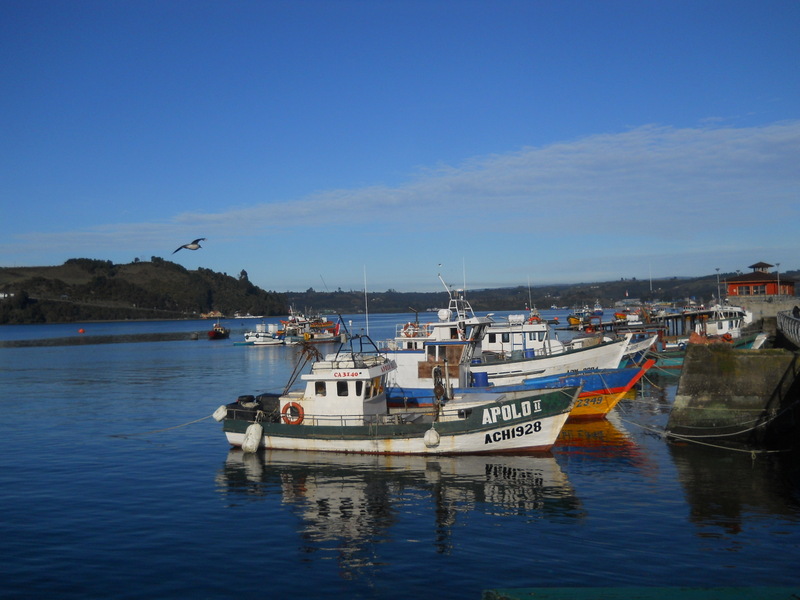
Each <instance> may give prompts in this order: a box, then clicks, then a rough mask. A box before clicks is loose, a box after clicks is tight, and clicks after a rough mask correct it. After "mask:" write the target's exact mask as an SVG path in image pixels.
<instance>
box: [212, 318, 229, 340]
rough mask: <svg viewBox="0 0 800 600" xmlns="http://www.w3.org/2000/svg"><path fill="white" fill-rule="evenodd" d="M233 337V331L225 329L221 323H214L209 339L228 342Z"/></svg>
mask: <svg viewBox="0 0 800 600" xmlns="http://www.w3.org/2000/svg"><path fill="white" fill-rule="evenodd" d="M230 335H231V330H230V329H228V328H227V327H224V326H223V325H222V324H221V323H220V322H219V321H217V322H216V323H214V326H213V327H212V328H211V329H209V330H208V339H210V340H227V339H228V338H229V337H230Z"/></svg>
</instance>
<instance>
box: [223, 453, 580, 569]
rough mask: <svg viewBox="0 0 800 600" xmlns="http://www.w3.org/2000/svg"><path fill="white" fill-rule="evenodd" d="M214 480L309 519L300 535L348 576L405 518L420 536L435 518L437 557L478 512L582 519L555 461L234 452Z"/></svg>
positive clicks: (226, 490) (232, 490)
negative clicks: (325, 550) (328, 553)
mask: <svg viewBox="0 0 800 600" xmlns="http://www.w3.org/2000/svg"><path fill="white" fill-rule="evenodd" d="M217 481H218V484H219V487H220V491H221V492H222V493H224V494H228V495H231V496H234V495H236V496H238V495H243V496H249V497H251V498H253V497H262V498H265V499H266V497H269V496H271V495H276V494H279V495H280V498H281V501H282V504H283V505H285V506H286V507H288V509H289V510H290V511H291V512H292V513H293V514H296V515H298V516H299V517H300V518H301V519H302V522H303V526H302V528H301V529H300V533H301V535H302V537H303V538H304V539H305V540H307V541H308V542H309V543H310V544H311V545H313V546H318V545H323V544H324V545H326V546H328V545H330V543H331V542H333V543H334V544H335V547H336V551H337V556H338V558H339V561H340V564H341V566H342V568H345V569H351V568H355V567H358V566H359V565H363V564H366V563H365V561H366V562H370V561H372V560H373V557H371V556H370V555H371V550H370V545H371V544H374V543H377V542H378V541H380V539H381V538H383V537H385V536H386V535H387V532H388V530H389V529H391V528H392V527H395V526H398V523H399V522H400V521H401V519H402V516H403V514H404V513H408V512H412V513H413V514H414V515H415V519H414V520H415V521H416V523H417V525H415V532H416V533H419V529H418V528H419V523H422V527H423V528H425V527H426V526H425V525H424V523H425V522H426V519H429V521H430V524H431V527H432V528H435V535H434V536H433V539H434V540H435V545H436V551H437V552H448V551H449V549H450V541H449V540H450V534H451V528H452V527H453V526H454V525H455V523H456V520H457V519H458V518H459V516H460V515H464V516H466V514H467V513H471V512H479V513H483V514H490V515H492V516H494V517H498V516H499V517H503V516H515V517H519V516H524V517H525V518H528V519H548V518H553V519H558V520H559V521H560V522H563V521H564V519H580V518H582V517H583V511H582V508H581V506H580V502H579V501H578V499H577V498H576V496H575V494H574V491H573V489H572V488H571V486H570V485H569V482H568V480H567V477H566V475H565V474H564V473H563V472H562V470H561V468H560V467H559V466H558V463H557V462H556V460H555V458H554V457H552V456H548V455H544V456H530V455H527V456H510V455H509V456H479V455H465V456H453V457H448V456H436V457H432V456H393V455H388V456H387V455H361V454H331V453H325V452H293V451H261V452H258V453H255V454H249V453H245V452H242V451H241V450H238V449H232V450H230V452H229V453H228V457H227V460H226V461H225V466H224V468H223V469H222V471H221V472H220V474H219V476H218V480H217ZM239 501H240V498H237V499H236V502H239ZM426 512H428V513H429V516H427V517H426V514H425V513H426ZM395 535H397V534H396V533H395ZM400 535H402V534H400Z"/></svg>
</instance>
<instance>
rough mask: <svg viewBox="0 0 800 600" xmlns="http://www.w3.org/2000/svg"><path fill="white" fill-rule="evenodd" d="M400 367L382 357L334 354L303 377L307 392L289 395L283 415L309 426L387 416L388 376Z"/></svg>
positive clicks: (349, 422)
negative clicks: (288, 414) (386, 392)
mask: <svg viewBox="0 0 800 600" xmlns="http://www.w3.org/2000/svg"><path fill="white" fill-rule="evenodd" d="M396 368H397V365H396V363H395V362H394V361H387V360H386V358H385V357H384V356H382V355H379V354H376V355H364V356H357V357H354V356H352V355H346V356H342V355H336V354H331V355H328V356H326V357H325V359H324V360H320V361H317V362H316V363H314V365H313V366H312V369H311V373H308V374H305V375H301V379H302V380H304V381H305V382H306V386H305V389H304V390H298V391H294V392H289V393H288V394H287V395H286V396H285V397H284V400H285V401H286V406H285V407H284V409H283V410H282V412H283V413H287V412H288V413H291V414H292V415H293V417H292V418H293V419H296V420H299V421H300V422H298V423H296V424H298V425H300V424H306V425H332V426H340V425H364V424H365V423H369V422H375V421H377V419H378V415H385V414H386V413H387V412H388V411H387V405H386V394H385V389H386V376H387V374H388V373H390V372H391V371H393V370H394V369H396ZM287 407H288V409H287Z"/></svg>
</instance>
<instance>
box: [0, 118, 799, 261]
mask: <svg viewBox="0 0 800 600" xmlns="http://www.w3.org/2000/svg"><path fill="white" fill-rule="evenodd" d="M799 155H800V121H787V122H780V123H773V124H769V125H765V126H761V127H748V128H731V127H713V126H708V127H702V128H693V129H691V128H684V129H677V128H674V127H669V126H659V125H647V126H643V127H638V128H635V129H632V130H630V131H626V132H622V133H608V134H601V135H593V136H589V137H585V138H581V139H576V140H572V141H565V142H561V143H557V144H551V145H547V146H542V147H526V148H522V149H520V150H517V151H514V152H509V153H506V154H497V155H490V156H481V157H474V158H471V159H469V160H465V161H464V162H463V163H461V164H458V165H435V166H431V167H429V168H426V169H421V170H419V171H418V172H416V173H413V174H410V175H409V179H408V181H407V183H406V184H404V185H401V186H397V187H388V186H374V187H365V188H355V189H338V190H329V191H320V192H318V193H315V194H312V195H309V196H306V197H302V198H296V199H291V200H287V201H284V202H272V203H263V204H256V205H253V206H247V207H236V208H232V209H229V210H220V211H219V212H216V213H213V214H212V213H197V212H184V213H181V214H176V215H174V216H172V217H169V218H167V219H165V220H163V221H161V222H156V223H118V224H117V223H109V224H105V225H102V226H97V227H92V228H87V229H85V230H81V231H64V232H60V233H58V232H56V233H53V232H49V233H47V234H46V235H45V234H42V233H37V232H34V231H28V232H15V233H12V234H11V235H10V237H7V238H6V240H5V241H4V242H2V243H0V252H2V255H4V256H10V255H15V256H19V257H22V256H25V255H26V253H35V254H36V255H42V254H43V253H44V254H46V253H47V252H53V253H58V252H61V251H63V250H64V248H69V249H70V252H71V254H70V255H71V256H78V255H81V256H95V255H97V256H104V255H105V254H107V253H108V251H109V250H111V249H113V248H115V247H117V246H119V245H120V244H121V243H124V244H125V245H126V246H128V247H135V248H143V247H170V244H172V243H173V242H175V241H178V242H180V241H181V240H182V239H183V238H184V237H187V236H188V237H187V239H189V238H191V237H196V236H195V233H197V232H200V233H198V234H197V235H205V236H207V237H208V236H210V235H211V233H209V232H210V231H211V230H212V228H213V232H214V233H213V235H214V236H215V237H216V238H217V239H220V238H226V239H229V240H231V242H233V241H234V240H237V241H242V239H243V238H247V237H249V236H254V237H259V236H266V235H270V234H273V235H274V234H279V235H281V236H297V235H309V232H313V231H314V230H317V231H320V230H326V229H330V227H331V225H332V223H340V224H342V225H344V226H346V228H347V229H348V230H349V231H352V232H357V231H358V228H359V227H363V226H364V225H365V224H369V228H368V229H369V231H370V232H371V233H373V234H381V235H387V236H398V235H400V234H401V233H403V232H404V231H405V233H407V234H409V235H410V236H412V237H413V236H414V235H415V234H416V235H418V236H419V237H418V238H417V239H418V240H422V239H424V236H429V235H431V234H433V233H435V234H436V235H437V236H440V239H441V241H442V243H446V242H447V240H448V238H450V236H454V235H455V234H459V235H463V234H464V233H469V234H470V235H471V236H472V237H471V239H472V240H473V242H472V243H483V244H485V245H486V249H488V248H492V247H496V246H497V244H498V242H499V240H501V239H502V238H499V237H496V236H501V235H508V234H509V233H515V234H522V233H529V234H531V237H530V238H529V239H526V244H529V245H533V247H535V242H536V241H537V240H538V241H542V243H544V241H546V242H547V243H548V244H552V243H553V240H563V239H564V237H565V236H566V237H567V238H568V240H569V243H570V244H571V245H573V246H578V247H580V248H581V249H582V250H583V251H584V252H585V251H586V249H587V248H588V247H590V246H587V242H586V240H587V239H588V238H592V237H593V239H594V243H595V245H597V243H598V241H599V240H601V239H602V240H603V251H602V252H605V253H606V255H607V256H608V258H609V259H613V257H614V256H617V255H618V254H619V253H621V252H622V251H623V250H619V251H618V250H615V247H616V246H620V247H621V248H623V247H624V251H627V252H629V249H630V243H629V244H627V245H624V244H621V243H620V241H619V237H620V236H624V238H626V239H627V240H629V241H630V240H632V239H638V240H650V241H651V242H656V241H657V242H658V243H660V244H662V249H669V247H670V245H673V246H675V245H679V246H680V248H679V249H678V248H673V253H674V254H675V255H680V254H682V253H684V252H686V251H687V249H688V251H690V252H696V251H701V250H702V249H703V248H706V249H707V248H709V246H714V245H717V246H722V245H724V246H726V247H727V246H728V245H729V241H730V239H731V237H734V236H742V238H741V239H742V240H745V239H751V240H752V244H753V245H754V246H758V245H759V244H761V245H763V244H768V243H769V240H770V239H774V238H775V236H776V235H780V230H781V228H782V227H783V228H785V232H786V233H787V234H788V233H790V232H791V233H792V234H793V233H794V227H795V226H796V223H797V222H798V219H797V217H798V211H799V210H800V209H799V208H798V207H799V206H800V203H799V202H798V201H800V197H799V192H798V190H800V170H798V169H797V157H798V156H799ZM778 215H781V216H780V217H779V216H778ZM754 223H760V224H761V225H762V227H761V228H755V231H754V227H753V225H754ZM404 228H405V230H404ZM759 231H763V235H762V236H759V235H758V233H759ZM746 232H747V233H748V235H747V236H746V237H745V235H744V234H745V233H746ZM603 234H604V235H603ZM601 235H603V237H602V238H601V237H599V236H601ZM534 237H535V239H534ZM395 239H397V238H395ZM386 241H389V239H388V238H387V239H386ZM452 241H453V242H454V243H455V242H457V241H458V238H456V237H453V238H452ZM509 243H511V242H509ZM740 243H744V241H741V242H740ZM548 247H550V246H548ZM543 248H544V246H542V249H543ZM664 251H666V250H663V251H662V252H661V253H662V254H663V252H664ZM751 251H752V250H751ZM156 254H158V253H156ZM564 254H565V256H564V260H570V258H569V257H568V256H567V255H568V254H569V252H567V250H565V251H564ZM596 254H597V252H596V249H595V255H596ZM752 258H753V260H757V259H758V258H759V257H757V256H753V257H752ZM515 268H516V266H515Z"/></svg>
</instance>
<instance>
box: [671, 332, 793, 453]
mask: <svg viewBox="0 0 800 600" xmlns="http://www.w3.org/2000/svg"><path fill="white" fill-rule="evenodd" d="M798 375H800V355H798V354H797V353H795V352H790V351H787V350H781V349H768V350H734V349H733V347H732V346H730V345H729V344H710V345H707V346H706V345H698V344H690V345H689V347H688V348H687V350H686V357H685V358H684V362H683V372H682V373H681V379H680V382H679V384H678V390H677V392H676V395H675V402H674V404H673V407H672V411H671V412H670V416H669V421H668V423H667V428H666V430H667V435H668V436H670V437H671V438H673V439H682V440H686V441H692V442H697V443H707V444H713V445H723V446H746V447H765V448H773V449H787V448H788V447H790V446H792V445H796V444H797V441H796V438H797V437H798V436H797V427H798V424H799V423H800V410H799V409H800V377H798Z"/></svg>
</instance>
